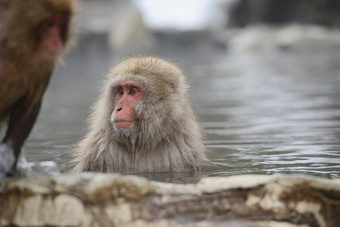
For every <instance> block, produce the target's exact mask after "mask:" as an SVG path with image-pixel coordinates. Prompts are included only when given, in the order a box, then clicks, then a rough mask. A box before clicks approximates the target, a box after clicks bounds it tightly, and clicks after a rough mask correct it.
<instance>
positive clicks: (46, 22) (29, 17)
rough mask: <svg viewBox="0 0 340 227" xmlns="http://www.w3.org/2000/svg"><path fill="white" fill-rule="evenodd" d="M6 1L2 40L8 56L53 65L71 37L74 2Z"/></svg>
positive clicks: (57, 0)
mask: <svg viewBox="0 0 340 227" xmlns="http://www.w3.org/2000/svg"><path fill="white" fill-rule="evenodd" d="M3 1H4V2H6V5H5V6H2V10H0V11H2V13H3V15H2V17H1V20H2V21H1V22H0V27H1V29H0V30H3V31H0V33H2V34H0V41H1V42H3V43H5V48H6V57H7V58H10V59H20V58H23V57H26V58H27V56H30V58H31V59H34V61H40V60H42V61H45V62H46V61H47V62H54V60H55V59H56V57H57V56H58V54H59V53H60V52H61V51H62V50H63V49H65V46H66V45H67V43H68V42H69V39H70V36H71V34H70V33H71V19H72V15H73V7H74V6H73V0H41V1H35V0H25V1H22V0H7V1H6V0H3ZM0 7H1V6H0ZM0 13H1V12H0ZM1 25H2V26H1ZM32 57H33V58H32Z"/></svg>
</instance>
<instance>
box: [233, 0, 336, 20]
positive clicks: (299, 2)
mask: <svg viewBox="0 0 340 227" xmlns="http://www.w3.org/2000/svg"><path fill="white" fill-rule="evenodd" d="M251 23H269V24H287V23H299V24H318V25H323V26H327V27H339V26H340V2H339V1H338V0H324V1H318V0H276V1H272V0H240V1H238V2H237V4H235V6H234V7H233V8H232V9H231V11H230V16H229V21H228V24H229V25H230V26H235V27H244V26H247V25H249V24H251Z"/></svg>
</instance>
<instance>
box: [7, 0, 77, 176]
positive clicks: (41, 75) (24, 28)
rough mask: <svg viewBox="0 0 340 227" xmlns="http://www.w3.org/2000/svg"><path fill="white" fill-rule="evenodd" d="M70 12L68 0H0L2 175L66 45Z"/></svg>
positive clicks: (11, 165)
mask: <svg viewBox="0 0 340 227" xmlns="http://www.w3.org/2000/svg"><path fill="white" fill-rule="evenodd" d="M72 15H73V1H72V0H0V123H2V125H6V126H7V128H6V129H7V130H6V132H5V135H4V138H3V139H2V138H0V145H1V146H0V150H1V151H0V155H1V156H2V157H1V158H2V161H0V172H1V173H2V174H6V175H15V172H16V165H17V160H18V156H19V154H20V151H21V147H22V145H23V143H24V142H25V140H26V138H27V137H28V135H29V133H30V131H31V129H32V127H33V125H34V123H35V121H36V118H37V116H38V113H39V110H40V106H41V102H42V97H43V94H44V92H45V90H46V87H47V85H48V81H49V79H50V76H51V74H52V72H53V68H54V64H55V62H56V60H57V58H58V56H59V53H60V52H62V50H64V49H65V46H66V45H67V44H68V43H69V39H70V36H71V29H70V28H71V19H72ZM5 156H6V157H7V158H4V157H5Z"/></svg>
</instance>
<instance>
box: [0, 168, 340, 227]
mask: <svg viewBox="0 0 340 227" xmlns="http://www.w3.org/2000/svg"><path fill="white" fill-rule="evenodd" d="M0 185H1V193H0V225H1V226H4V225H16V226H46V225H50V226H116V225H119V226H192V225H195V226H211V225H215V226H225V225H226V224H227V225H228V226H238V227H239V226H241V227H242V226H254V227H264V226H273V227H275V226H277V227H283V226H285V227H293V226H311V227H312V226H320V227H337V226H340V216H339V215H338V214H340V203H339V201H340V180H339V179H332V180H331V179H323V178H317V177H307V176H292V175H241V176H231V177H216V178H215V177H214V178H213V177H212V178H204V179H202V180H201V181H200V182H198V183H197V184H185V185H181V184H170V183H161V182H156V181H149V180H147V179H145V178H142V177H137V176H124V175H118V174H95V173H82V174H77V175H65V176H56V177H52V176H32V177H28V178H19V179H14V178H6V179H3V180H1V182H0Z"/></svg>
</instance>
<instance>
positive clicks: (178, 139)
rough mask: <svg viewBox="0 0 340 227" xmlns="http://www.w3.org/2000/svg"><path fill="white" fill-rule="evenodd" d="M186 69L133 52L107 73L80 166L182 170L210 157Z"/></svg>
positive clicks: (78, 154) (81, 146) (83, 144)
mask: <svg viewBox="0 0 340 227" xmlns="http://www.w3.org/2000/svg"><path fill="white" fill-rule="evenodd" d="M186 88H187V85H186V83H185V79H184V77H183V75H182V72H181V71H180V70H179V69H178V68H177V67H176V66H175V65H174V64H172V63H170V62H168V61H166V60H162V59H159V58H154V57H132V58H128V59H126V60H124V61H122V62H120V63H119V64H117V65H116V66H115V67H113V69H112V70H111V72H110V73H109V74H108V76H107V78H106V80H105V83H104V89H103V91H102V93H101V95H100V97H99V99H98V101H97V103H96V105H95V106H94V111H93V113H92V115H91V118H90V127H89V133H88V134H87V136H86V137H85V138H84V139H83V140H82V141H81V142H80V143H79V145H78V147H77V149H76V152H75V162H76V163H77V165H76V166H75V170H77V171H98V172H122V173H127V172H130V173H131V172H180V171H184V170H189V169H192V170H198V169H199V167H200V162H201V161H203V160H206V156H205V148H204V145H203V142H202V135H201V132H200V128H199V126H198V124H197V121H196V117H195V115H194V113H193V111H192V108H191V105H190V102H189V100H188V95H187V91H186Z"/></svg>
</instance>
